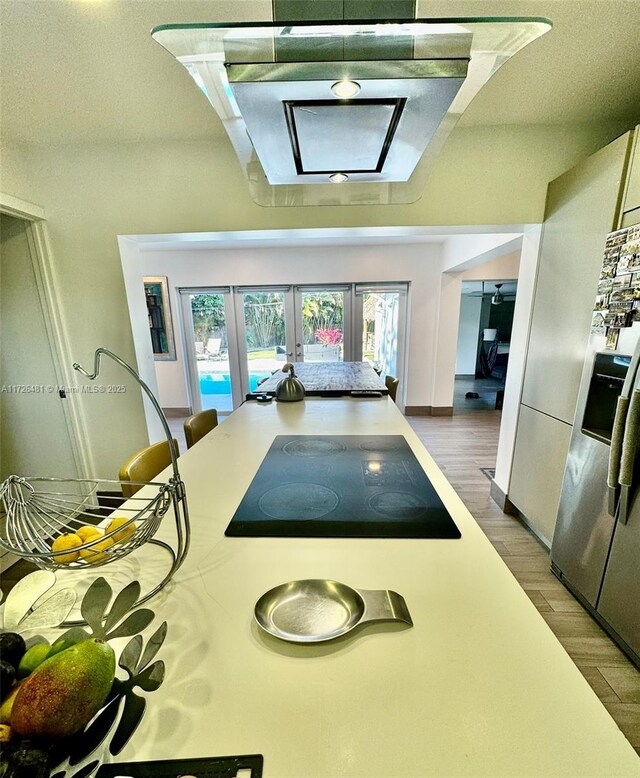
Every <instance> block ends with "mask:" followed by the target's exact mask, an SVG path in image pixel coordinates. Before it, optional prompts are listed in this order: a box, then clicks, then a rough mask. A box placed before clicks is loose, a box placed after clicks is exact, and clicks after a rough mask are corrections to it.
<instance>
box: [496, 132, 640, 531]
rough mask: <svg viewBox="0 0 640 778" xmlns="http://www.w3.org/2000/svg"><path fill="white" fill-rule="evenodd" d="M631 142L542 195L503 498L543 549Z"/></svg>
mask: <svg viewBox="0 0 640 778" xmlns="http://www.w3.org/2000/svg"><path fill="white" fill-rule="evenodd" d="M636 134H637V133H636ZM633 142H634V133H626V134H625V135H623V136H622V137H620V138H618V139H616V140H615V141H613V142H612V143H610V144H609V145H608V146H606V147H605V148H603V149H601V150H600V151H598V152H597V153H596V154H593V155H592V156H591V157H589V158H588V159H586V160H584V161H583V162H581V163H580V164H579V165H577V166H576V167H574V168H572V169H571V170H569V171H568V172H567V173H565V174H563V175H562V176H560V177H559V178H557V179H555V180H554V181H552V182H551V184H550V185H549V189H548V193H547V205H546V209H545V222H544V229H543V235H542V243H541V250H540V257H539V266H538V277H537V281H536V293H535V300H534V306H533V314H532V320H531V330H530V335H529V345H528V350H527V360H526V366H525V374H524V384H523V391H522V398H521V405H520V411H519V417H518V427H517V432H516V442H515V449H514V459H513V464H512V470H511V477H510V482H509V492H508V497H509V500H510V501H511V502H512V503H513V505H515V507H516V508H517V509H518V511H519V512H520V513H521V514H522V515H523V516H524V518H525V519H526V520H527V522H528V523H529V524H530V526H531V528H532V529H533V530H534V531H535V532H536V534H537V535H538V536H539V537H540V538H541V539H542V540H543V541H545V542H546V543H548V544H550V543H551V539H552V538H553V530H554V527H555V520H556V513H557V509H558V503H559V500H560V491H561V488H562V476H563V471H564V463H565V460H566V456H567V451H568V447H569V440H570V437H571V429H572V425H573V417H574V413H575V407H576V401H577V394H578V389H579V385H580V378H581V374H582V368H583V362H584V358H585V353H586V348H587V343H588V339H589V331H590V325H591V314H592V310H593V302H594V297H595V293H596V287H597V283H598V278H599V274H600V266H601V262H602V252H603V247H604V241H605V236H606V234H607V233H608V232H611V230H613V229H616V228H617V227H618V225H619V223H620V218H621V212H622V209H623V207H624V206H623V197H624V193H625V191H627V186H626V183H627V173H628V170H629V167H630V165H629V161H630V157H631V150H632V145H633ZM638 167H640V165H638Z"/></svg>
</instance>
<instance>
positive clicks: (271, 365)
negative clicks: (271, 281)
mask: <svg viewBox="0 0 640 778" xmlns="http://www.w3.org/2000/svg"><path fill="white" fill-rule="evenodd" d="M238 297H239V302H240V308H241V311H242V314H241V315H242V320H243V324H244V346H245V348H244V353H243V352H242V348H241V354H242V357H241V360H242V383H243V390H245V392H255V391H256V389H257V388H258V385H259V384H260V383H261V381H262V380H263V379H265V378H269V377H270V376H271V374H272V373H274V372H275V371H276V370H281V369H282V366H283V365H284V363H285V362H286V361H287V358H288V357H287V341H286V325H285V292H284V291H283V290H270V289H255V290H254V289H252V290H250V291H244V290H239V295H238ZM236 299H238V298H236ZM241 346H242V344H241Z"/></svg>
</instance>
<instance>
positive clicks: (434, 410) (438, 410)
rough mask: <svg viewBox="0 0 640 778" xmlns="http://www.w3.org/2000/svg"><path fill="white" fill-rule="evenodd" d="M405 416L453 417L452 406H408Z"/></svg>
mask: <svg viewBox="0 0 640 778" xmlns="http://www.w3.org/2000/svg"><path fill="white" fill-rule="evenodd" d="M404 415H405V416H453V406H452V405H435V406H434V405H406V406H405V409H404Z"/></svg>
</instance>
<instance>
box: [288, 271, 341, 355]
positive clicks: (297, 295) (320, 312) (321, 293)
mask: <svg viewBox="0 0 640 778" xmlns="http://www.w3.org/2000/svg"><path fill="white" fill-rule="evenodd" d="M293 300H294V311H295V317H294V318H295V330H294V334H295V350H294V354H295V360H294V361H296V362H350V361H352V360H353V356H352V355H353V342H352V340H353V338H352V326H351V325H352V316H351V286H350V285H349V286H347V285H345V286H296V287H295V291H294V298H293Z"/></svg>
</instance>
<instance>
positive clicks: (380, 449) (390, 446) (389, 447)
mask: <svg viewBox="0 0 640 778" xmlns="http://www.w3.org/2000/svg"><path fill="white" fill-rule="evenodd" d="M390 437H392V436H390ZM393 437H394V438H395V436H393ZM403 441H404V438H403V440H402V441H398V440H395V439H394V440H393V442H392V441H390V440H389V441H386V440H385V441H384V443H383V442H381V441H379V440H376V441H375V442H371V443H360V444H359V445H358V448H359V449H360V451H368V452H371V453H372V454H378V453H385V452H387V451H399V450H400V449H401V448H402V447H403V446H402V443H403Z"/></svg>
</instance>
